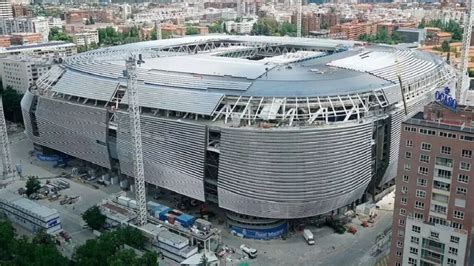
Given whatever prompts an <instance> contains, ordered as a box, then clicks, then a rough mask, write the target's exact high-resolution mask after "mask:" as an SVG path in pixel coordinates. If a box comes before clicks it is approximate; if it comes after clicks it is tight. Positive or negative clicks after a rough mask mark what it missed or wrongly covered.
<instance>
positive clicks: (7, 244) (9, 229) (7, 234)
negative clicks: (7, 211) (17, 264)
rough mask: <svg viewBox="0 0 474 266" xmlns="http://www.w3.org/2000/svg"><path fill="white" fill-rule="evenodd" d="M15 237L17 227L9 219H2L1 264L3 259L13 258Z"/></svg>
mask: <svg viewBox="0 0 474 266" xmlns="http://www.w3.org/2000/svg"><path fill="white" fill-rule="evenodd" d="M14 237H15V229H14V228H13V226H12V225H11V223H10V222H9V221H6V220H0V247H1V248H0V264H1V261H5V260H9V259H10V258H11V251H12V242H13V240H14Z"/></svg>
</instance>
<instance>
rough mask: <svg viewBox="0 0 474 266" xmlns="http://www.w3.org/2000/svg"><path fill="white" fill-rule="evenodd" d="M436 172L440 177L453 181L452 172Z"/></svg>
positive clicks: (440, 170) (438, 170)
mask: <svg viewBox="0 0 474 266" xmlns="http://www.w3.org/2000/svg"><path fill="white" fill-rule="evenodd" d="M436 172H437V173H438V174H437V176H438V177H442V178H446V179H451V176H452V172H451V171H448V170H443V169H436Z"/></svg>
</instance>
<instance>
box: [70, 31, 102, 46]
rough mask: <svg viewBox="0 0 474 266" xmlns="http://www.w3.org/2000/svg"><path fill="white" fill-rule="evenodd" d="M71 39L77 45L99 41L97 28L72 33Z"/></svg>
mask: <svg viewBox="0 0 474 266" xmlns="http://www.w3.org/2000/svg"><path fill="white" fill-rule="evenodd" d="M72 40H73V42H74V43H75V44H77V45H78V46H87V45H91V44H93V43H94V44H98V43H99V33H98V31H97V30H85V31H83V32H79V33H76V34H74V35H73V37H72Z"/></svg>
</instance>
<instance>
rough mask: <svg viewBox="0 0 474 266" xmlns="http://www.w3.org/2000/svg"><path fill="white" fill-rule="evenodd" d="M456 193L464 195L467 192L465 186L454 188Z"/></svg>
mask: <svg viewBox="0 0 474 266" xmlns="http://www.w3.org/2000/svg"><path fill="white" fill-rule="evenodd" d="M456 194H458V195H466V194H467V188H465V187H457V189H456Z"/></svg>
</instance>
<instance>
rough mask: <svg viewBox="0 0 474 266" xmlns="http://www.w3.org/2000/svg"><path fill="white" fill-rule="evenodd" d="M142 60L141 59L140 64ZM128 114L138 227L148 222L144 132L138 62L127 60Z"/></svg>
mask: <svg viewBox="0 0 474 266" xmlns="http://www.w3.org/2000/svg"><path fill="white" fill-rule="evenodd" d="M139 63H142V61H141V58H140V62H139ZM126 67H127V71H126V77H127V95H128V113H129V115H130V133H131V140H132V156H133V170H134V172H133V173H134V175H135V197H136V200H137V206H138V225H144V224H146V222H147V211H146V193H145V173H144V168H143V149H142V133H141V132H142V131H141V126H140V106H139V105H138V95H137V60H136V59H135V57H130V58H129V59H128V60H126Z"/></svg>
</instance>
